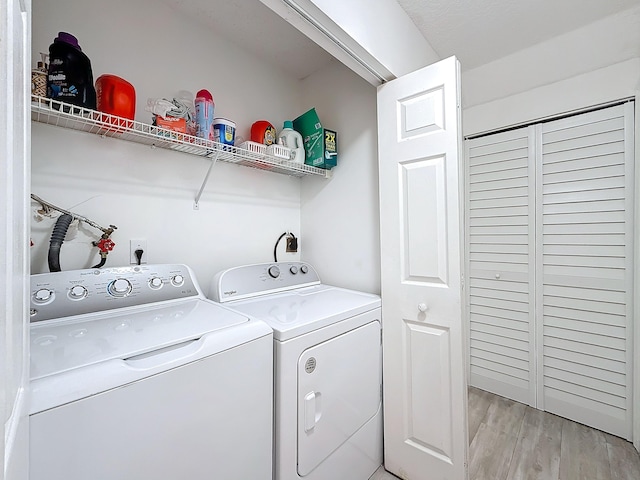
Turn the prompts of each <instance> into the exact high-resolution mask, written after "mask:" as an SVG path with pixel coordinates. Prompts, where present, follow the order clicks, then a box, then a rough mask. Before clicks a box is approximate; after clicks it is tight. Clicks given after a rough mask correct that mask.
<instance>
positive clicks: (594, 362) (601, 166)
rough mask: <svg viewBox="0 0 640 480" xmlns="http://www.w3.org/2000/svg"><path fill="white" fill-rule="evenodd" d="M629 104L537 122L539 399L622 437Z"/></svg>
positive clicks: (626, 397)
mask: <svg viewBox="0 0 640 480" xmlns="http://www.w3.org/2000/svg"><path fill="white" fill-rule="evenodd" d="M628 108H629V107H628V105H620V106H616V107H611V108H607V109H604V110H599V111H596V112H591V113H587V114H582V115H578V116H576V117H570V118H567V119H562V120H557V121H553V122H549V123H545V124H542V125H541V126H540V127H538V128H539V135H540V139H541V140H539V142H540V143H539V145H541V152H540V157H541V158H540V159H539V165H540V168H541V173H539V175H538V177H537V178H538V180H539V181H541V185H539V186H538V192H539V193H541V198H538V204H537V208H539V209H540V213H539V214H538V219H541V224H540V225H538V234H537V240H538V242H537V243H538V244H539V245H540V248H541V251H540V252H539V253H538V257H537V262H538V263H537V265H536V266H537V271H538V274H539V276H540V278H538V283H539V293H538V309H539V310H540V314H541V317H542V318H541V320H540V319H539V320H538V321H541V322H542V330H541V332H539V336H538V338H541V339H542V345H541V348H542V351H543V355H542V365H541V366H540V368H541V372H540V376H539V379H541V383H542V385H541V386H540V390H541V391H540V395H539V397H538V400H539V403H541V404H542V405H541V406H543V408H544V410H546V411H548V412H551V413H555V414H558V415H561V416H563V417H566V418H569V419H572V420H576V421H578V422H580V423H584V424H587V425H590V426H593V427H596V428H599V429H602V430H605V431H607V432H610V433H613V434H615V435H619V436H622V437H625V438H629V435H630V427H631V422H630V411H629V410H630V408H629V407H630V395H631V390H630V379H629V378H628V377H627V376H628V374H629V371H630V369H629V365H628V362H629V358H630V355H629V346H630V340H629V339H628V338H627V337H628V331H627V329H628V325H629V323H628V322H629V311H630V285H631V284H630V275H631V273H632V272H631V267H632V265H631V263H630V261H629V260H630V258H631V244H630V241H631V236H630V219H631V216H630V215H631V212H632V205H631V204H630V201H629V198H630V192H629V185H630V184H629V178H630V177H629V176H630V171H629V168H630V161H629V158H630V155H629V152H628V150H629V143H628V142H629V140H628V138H629V134H630V132H626V131H625V126H626V125H627V122H626V120H625V112H626V114H627V115H628ZM632 177H633V175H631V178H632Z"/></svg>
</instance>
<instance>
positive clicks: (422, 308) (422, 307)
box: [418, 303, 429, 312]
mask: <svg viewBox="0 0 640 480" xmlns="http://www.w3.org/2000/svg"><path fill="white" fill-rule="evenodd" d="M428 308H429V307H427V304H426V303H419V304H418V310H420V311H421V312H426V311H427V309H428Z"/></svg>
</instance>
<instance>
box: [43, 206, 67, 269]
mask: <svg viewBox="0 0 640 480" xmlns="http://www.w3.org/2000/svg"><path fill="white" fill-rule="evenodd" d="M72 221H73V217H72V216H71V215H68V214H66V213H65V214H63V215H60V216H59V217H58V220H57V221H56V224H55V226H54V227H53V232H51V241H50V242H49V271H50V272H59V271H60V247H62V242H64V237H65V236H66V235H67V230H69V225H71V222H72Z"/></svg>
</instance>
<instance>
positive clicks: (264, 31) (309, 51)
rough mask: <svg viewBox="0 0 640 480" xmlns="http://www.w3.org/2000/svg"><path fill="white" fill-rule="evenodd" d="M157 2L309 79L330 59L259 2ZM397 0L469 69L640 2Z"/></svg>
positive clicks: (442, 50)
mask: <svg viewBox="0 0 640 480" xmlns="http://www.w3.org/2000/svg"><path fill="white" fill-rule="evenodd" d="M158 1H162V2H164V3H166V4H168V5H170V6H171V7H173V8H175V9H176V10H179V11H180V12H182V13H183V14H184V15H186V16H188V17H190V18H191V19H193V20H195V21H198V22H201V23H202V24H204V25H205V26H207V27H208V28H211V29H212V31H215V32H216V33H218V34H219V35H221V36H223V37H225V38H227V39H229V40H231V41H233V42H234V43H236V44H238V45H239V46H240V47H242V48H243V49H245V50H248V51H249V52H251V53H252V54H254V55H255V56H258V57H260V58H264V59H266V60H267V61H269V62H271V63H273V64H275V65H277V66H278V67H279V68H282V69H283V70H285V71H286V72H288V73H289V74H291V75H292V76H294V77H295V78H299V79H302V78H305V77H307V76H308V75H310V74H312V73H313V72H315V71H317V70H319V69H321V68H322V67H324V66H325V65H327V64H328V63H329V62H330V61H331V57H330V56H329V55H328V54H327V53H326V52H325V51H324V50H322V49H321V48H320V47H318V46H317V45H316V44H315V43H313V42H312V41H311V40H309V39H308V38H306V37H305V36H304V35H302V34H301V33H299V32H298V31H297V30H296V29H295V28H293V27H292V26H290V25H289V24H288V23H287V22H286V21H284V20H283V19H281V18H280V17H279V16H278V15H276V14H275V13H273V12H272V11H271V10H270V9H268V8H267V7H266V6H264V5H263V4H262V3H261V2H260V1H259V0H158ZM342 1H347V0H342ZM370 1H372V2H374V1H375V0H370ZM397 1H398V3H399V4H400V6H401V7H402V8H403V9H404V10H405V11H406V12H407V13H408V15H409V16H410V17H411V19H412V20H413V22H414V23H415V24H416V26H417V27H418V28H419V29H420V31H421V32H422V34H423V35H424V37H425V38H426V39H427V40H428V42H429V43H430V44H431V46H432V47H433V48H434V50H435V51H436V52H437V53H438V55H439V56H440V58H446V57H449V56H451V55H456V56H457V57H458V59H459V60H460V62H461V64H462V68H463V69H464V70H468V69H471V68H474V67H477V66H480V65H484V64H486V63H489V62H491V61H493V60H497V59H499V58H502V57H504V56H506V55H509V54H511V53H514V52H516V51H518V50H522V49H524V48H527V47H530V46H533V45H535V44H537V43H540V42H542V41H545V40H548V39H550V38H553V37H556V36H558V35H561V34H563V33H566V32H569V31H571V30H575V29H577V28H580V27H582V26H584V25H587V24H589V23H592V22H594V21H597V20H599V19H601V18H604V17H606V16H609V15H613V14H615V13H618V12H620V11H623V10H626V9H628V8H632V7H635V6H637V5H640V0H397ZM639 28H640V27H639ZM388 34H390V33H388Z"/></svg>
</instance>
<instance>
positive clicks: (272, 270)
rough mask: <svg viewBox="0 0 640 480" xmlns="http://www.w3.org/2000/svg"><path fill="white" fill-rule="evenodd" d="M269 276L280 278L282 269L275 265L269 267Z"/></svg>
mask: <svg viewBox="0 0 640 480" xmlns="http://www.w3.org/2000/svg"><path fill="white" fill-rule="evenodd" d="M269 276H270V277H271V278H278V277H279V276H280V269H279V268H278V267H276V266H275V265H273V266H271V267H269Z"/></svg>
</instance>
